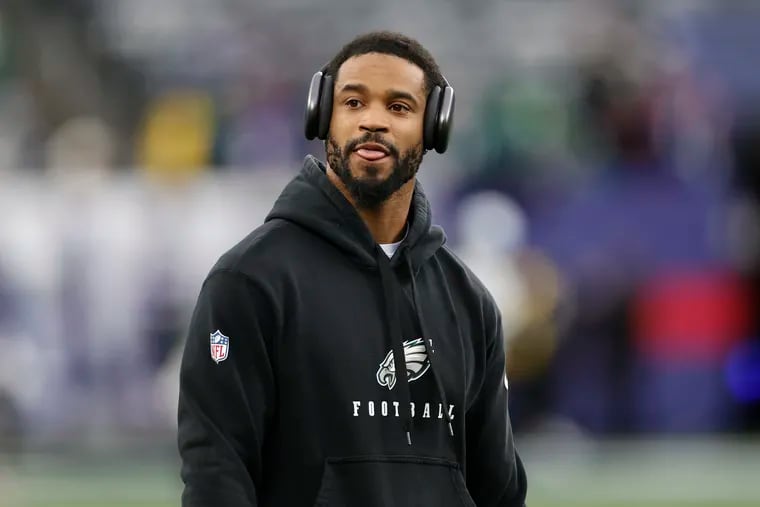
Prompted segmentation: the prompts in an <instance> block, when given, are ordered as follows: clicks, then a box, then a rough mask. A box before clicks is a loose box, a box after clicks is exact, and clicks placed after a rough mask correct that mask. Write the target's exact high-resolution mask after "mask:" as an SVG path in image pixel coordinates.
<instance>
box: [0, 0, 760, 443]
mask: <svg viewBox="0 0 760 507" xmlns="http://www.w3.org/2000/svg"><path fill="white" fill-rule="evenodd" d="M374 4H375V5H367V6H364V5H362V4H361V3H354V2H348V1H346V0H329V1H327V2H324V3H322V2H313V1H307V0H287V1H280V2H270V3H265V2H250V1H245V0H223V1H220V0H213V1H212V0H161V2H154V1H151V0H120V1H119V2H112V1H107V0H66V1H63V0H7V1H6V2H3V3H2V5H0V111H2V114H0V348H2V350H4V351H5V352H3V354H2V355H0V440H2V438H3V435H17V436H18V435H20V434H21V433H22V432H23V431H27V432H29V433H31V434H32V435H54V436H60V435H72V434H74V435H79V436H82V435H92V434H93V433H97V432H99V431H102V432H106V433H108V432H110V431H127V430H129V431H146V432H149V431H156V430H165V429H167V428H168V429H170V428H171V427H172V425H173V417H174V408H175V403H176V400H175V399H174V398H173V396H175V393H176V381H177V379H176V371H177V358H178V355H177V354H178V351H179V350H180V348H181V343H182V340H183V334H184V331H185V329H186V325H187V319H188V314H189V311H190V310H191V309H192V304H193V303H194V299H195V297H196V295H197V290H198V288H199V284H200V281H201V280H202V278H203V276H204V275H205V272H206V270H207V269H208V268H209V267H210V266H211V263H212V262H213V260H214V259H215V257H216V256H218V255H219V254H220V253H221V252H223V251H224V250H225V249H226V248H228V247H229V246H231V245H232V244H234V242H235V241H237V239H239V238H241V237H242V236H243V235H244V234H245V233H246V232H247V231H248V230H250V229H251V228H253V227H255V226H256V224H257V223H259V222H260V221H261V219H262V218H263V216H264V214H265V213H266V211H267V210H268V207H269V205H270V204H271V202H272V201H273V199H274V198H275V197H276V195H277V193H278V191H279V189H280V188H281V186H282V184H284V182H285V181H287V180H288V179H289V178H290V177H291V176H292V175H293V174H294V173H295V171H296V170H297V169H298V167H299V165H300V161H301V160H302V158H303V156H304V155H305V154H306V153H308V152H312V153H315V154H316V155H318V156H321V155H322V146H321V145H320V144H318V143H313V142H311V143H310V142H307V141H306V140H305V139H304V137H303V133H302V119H303V106H304V103H303V101H304V99H305V92H306V87H307V85H308V82H309V78H310V77H311V74H312V73H313V72H314V71H315V70H316V69H318V68H319V67H320V66H321V65H322V64H323V63H324V62H325V61H326V60H327V59H329V58H330V57H331V56H332V53H333V52H334V51H335V50H337V48H338V47H339V46H340V45H341V44H342V43H344V42H346V41H348V40H349V39H350V38H351V37H353V36H354V35H355V34H357V33H359V32H362V31H365V30H370V29H376V28H390V29H394V30H399V31H404V32H407V33H408V34H410V35H412V36H414V37H416V38H418V39H419V40H420V41H421V42H422V43H423V44H425V45H426V46H427V47H428V48H429V49H430V50H431V52H432V53H433V54H434V55H435V56H436V57H437V58H438V60H439V63H440V64H441V67H442V69H443V70H444V73H445V74H446V75H447V77H448V79H449V81H450V82H451V83H452V84H453V85H454V87H455V88H456V90H457V97H458V102H457V107H458V109H457V115H456V124H455V131H454V136H453V139H452V142H451V147H450V152H449V153H447V154H446V156H444V157H440V156H436V155H430V156H429V157H428V158H429V160H428V159H426V161H425V163H424V164H423V168H422V172H421V174H420V178H421V180H422V182H423V184H424V185H425V187H426V189H427V191H428V193H429V194H430V198H431V200H432V201H433V205H434V210H435V212H436V217H435V219H436V221H437V222H439V223H441V224H442V225H444V227H445V228H446V231H447V235H448V238H449V242H450V244H451V245H452V246H453V247H454V248H455V250H456V251H457V252H458V253H459V254H460V255H461V256H462V257H463V258H464V259H465V260H466V261H467V262H469V263H470V265H471V266H472V267H473V268H474V269H475V271H476V273H477V274H478V275H479V276H481V278H482V279H483V281H484V282H485V283H486V285H487V286H488V287H489V289H490V290H491V292H492V293H493V294H494V296H495V297H496V299H497V301H498V302H499V304H500V306H501V308H502V311H503V313H504V316H505V318H504V326H505V338H506V340H507V350H508V376H509V381H510V384H509V385H510V392H511V406H512V417H513V422H514V425H515V427H516V429H517V430H518V431H568V432H573V433H579V434H591V435H610V434H620V433H624V434H631V433H633V434H638V433H646V432H650V433H694V432H697V433H726V432H752V431H755V432H756V431H758V430H760V319H759V318H758V317H759V316H760V298H759V297H758V294H759V293H760V292H759V291H760V177H759V176H758V175H760V94H758V92H757V90H760V73H758V72H756V71H755V70H754V66H753V65H752V62H753V61H754V60H756V55H757V54H759V53H760V31H758V30H757V26H758V22H760V6H757V5H755V4H753V3H752V2H721V1H699V2H690V1H674V2H658V1H641V2H625V1H617V2H611V1H592V0H578V1H550V0H545V1H538V2H536V1H501V0H499V1H496V0H489V1H484V2H476V3H472V2H464V1H455V0H452V1H448V2H442V3H440V5H437V6H436V7H435V8H432V7H431V6H430V4H429V3H428V2H425V1H424V0H404V1H403V2H401V1H400V0H392V1H390V0H389V1H388V2H382V3H379V2H375V3H374ZM17 440H18V439H17V438H16V439H14V440H13V441H17Z"/></svg>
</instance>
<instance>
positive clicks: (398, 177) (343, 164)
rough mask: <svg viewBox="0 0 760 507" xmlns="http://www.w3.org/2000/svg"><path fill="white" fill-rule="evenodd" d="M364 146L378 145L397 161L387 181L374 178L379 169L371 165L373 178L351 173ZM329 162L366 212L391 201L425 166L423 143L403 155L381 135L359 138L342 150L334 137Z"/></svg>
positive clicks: (367, 170) (355, 200)
mask: <svg viewBox="0 0 760 507" xmlns="http://www.w3.org/2000/svg"><path fill="white" fill-rule="evenodd" d="M363 143H377V144H381V145H383V146H384V147H385V148H386V149H387V150H388V156H389V157H392V158H393V160H394V164H393V169H392V171H391V174H390V175H389V176H388V177H387V178H385V179H377V178H374V177H372V176H374V175H376V174H378V173H379V171H380V169H379V168H378V167H377V166H374V165H372V164H371V163H369V164H368V165H367V168H366V172H367V174H369V175H370V177H367V178H357V177H355V176H354V174H353V173H352V172H351V168H350V164H351V161H350V157H351V154H352V153H353V152H354V150H355V149H356V147H357V146H359V145H360V144H363ZM326 151H327V163H328V164H330V167H331V168H332V170H333V171H334V172H335V174H337V175H338V177H339V178H340V180H341V181H342V182H343V184H344V185H345V186H346V189H347V190H348V193H349V194H350V195H351V197H352V198H353V200H354V203H355V205H356V207H358V208H360V209H364V210H373V209H377V208H378V207H380V205H381V204H383V203H384V202H385V201H387V200H388V198H389V197H390V196H391V195H393V194H394V193H395V192H396V191H397V190H398V189H400V188H401V187H402V186H403V185H404V184H405V183H406V182H408V181H409V180H411V179H412V178H414V176H415V175H416V174H417V171H418V170H419V168H420V164H421V163H422V155H423V153H422V143H420V144H419V145H417V146H414V147H412V148H409V149H408V150H407V151H406V152H404V154H403V156H399V151H398V148H396V147H395V146H394V145H392V144H391V143H389V142H387V141H385V140H383V138H382V137H381V136H380V135H379V134H373V133H372V132H367V133H366V134H365V135H363V136H362V137H360V138H358V139H351V140H349V141H348V142H347V143H346V145H345V146H344V147H343V148H342V149H341V147H340V146H339V145H338V143H337V141H335V139H334V138H333V137H332V136H330V137H328V140H327V146H326Z"/></svg>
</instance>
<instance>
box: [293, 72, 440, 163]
mask: <svg viewBox="0 0 760 507" xmlns="http://www.w3.org/2000/svg"><path fill="white" fill-rule="evenodd" d="M326 70H327V66H325V67H323V68H322V69H321V70H320V71H318V72H316V73H315V74H314V76H312V78H311V84H310V85H309V95H308V97H307V99H306V112H305V115H304V120H305V122H304V123H305V126H304V127H305V128H304V133H305V134H306V139H308V140H310V141H311V140H312V139H314V138H315V137H316V138H319V139H321V140H325V139H327V132H328V130H329V129H330V117H331V116H332V105H333V84H334V81H333V77H332V76H330V75H328V74H327V72H326ZM443 81H444V83H446V85H445V86H444V87H443V89H441V87H440V86H438V85H436V86H434V87H433V89H432V90H430V93H429V94H428V98H427V104H426V105H425V120H424V126H423V146H424V149H425V150H433V149H434V150H435V151H437V152H438V153H443V152H444V151H446V148H447V147H448V145H449V134H450V133H451V126H452V124H453V121H454V89H453V88H452V87H451V85H449V82H448V81H446V78H445V77H444V78H443Z"/></svg>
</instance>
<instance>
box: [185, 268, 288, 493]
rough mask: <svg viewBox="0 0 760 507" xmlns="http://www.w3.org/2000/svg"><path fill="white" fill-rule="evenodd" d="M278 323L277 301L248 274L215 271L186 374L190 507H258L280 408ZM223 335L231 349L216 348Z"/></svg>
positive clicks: (198, 310) (198, 314)
mask: <svg viewBox="0 0 760 507" xmlns="http://www.w3.org/2000/svg"><path fill="white" fill-rule="evenodd" d="M274 322H275V318H274V308H273V306H272V304H271V299H270V298H267V297H266V296H265V291H264V290H263V288H262V287H260V286H258V285H257V284H255V283H254V282H252V281H251V280H249V279H248V278H246V277H244V276H243V275H241V274H238V273H234V272H230V271H215V272H213V273H212V274H211V275H210V276H209V278H208V279H207V280H206V282H205V283H204V285H203V288H202V289H201V293H200V295H199V297H198V302H197V304H196V307H195V311H194V312H193V317H192V321H191V324H190V331H189V335H188V339H187V343H186V344H185V350H184V355H183V358H182V366H181V369H180V388H179V412H178V423H179V428H178V444H179V452H180V457H181V459H182V471H181V476H182V480H183V482H184V483H185V488H184V492H183V494H182V506H183V507H212V506H217V505H224V506H230V507H238V506H240V507H254V506H256V505H257V499H256V495H257V487H258V486H259V485H260V484H261V477H262V472H263V470H262V468H263V463H262V455H261V454H262V444H263V441H264V438H265V435H266V427H267V422H268V421H269V420H270V418H271V416H272V413H273V410H274V407H273V403H274V399H275V395H274V373H273V370H272V367H271V362H270V352H271V347H270V344H271V340H272V337H273V335H274V332H275V331H274V327H275V326H274ZM217 331H219V332H220V333H221V334H223V335H224V336H226V337H228V338H229V342H228V343H227V344H226V350H225V347H224V343H219V344H216V345H212V343H211V335H212V334H213V333H215V332H217ZM222 340H223V339H222ZM212 350H213V351H214V353H215V355H216V358H217V360H214V358H212ZM217 361H218V362H217Z"/></svg>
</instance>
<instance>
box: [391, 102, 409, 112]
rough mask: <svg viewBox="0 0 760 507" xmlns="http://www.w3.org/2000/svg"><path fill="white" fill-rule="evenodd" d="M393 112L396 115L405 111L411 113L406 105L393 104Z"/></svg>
mask: <svg viewBox="0 0 760 507" xmlns="http://www.w3.org/2000/svg"><path fill="white" fill-rule="evenodd" d="M391 110H392V111H393V112H395V113H403V112H405V111H409V108H408V107H406V106H405V105H404V104H391Z"/></svg>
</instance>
